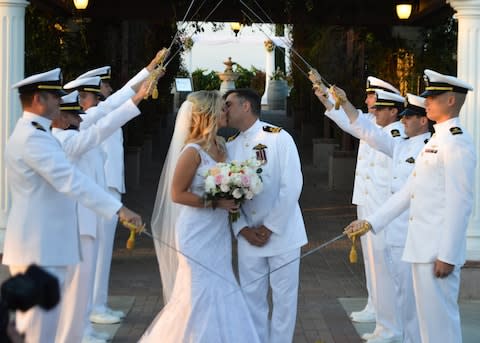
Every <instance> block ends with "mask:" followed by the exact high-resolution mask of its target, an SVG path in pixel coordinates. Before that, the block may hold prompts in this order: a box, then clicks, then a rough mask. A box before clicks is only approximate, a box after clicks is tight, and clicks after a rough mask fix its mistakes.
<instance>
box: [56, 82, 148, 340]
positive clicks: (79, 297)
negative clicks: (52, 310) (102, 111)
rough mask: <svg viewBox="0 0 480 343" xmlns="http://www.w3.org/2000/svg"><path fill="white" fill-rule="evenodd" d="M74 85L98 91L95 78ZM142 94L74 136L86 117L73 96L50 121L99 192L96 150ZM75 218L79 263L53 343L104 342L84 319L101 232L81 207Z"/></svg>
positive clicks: (133, 110)
mask: <svg viewBox="0 0 480 343" xmlns="http://www.w3.org/2000/svg"><path fill="white" fill-rule="evenodd" d="M74 86H75V87H76V88H77V89H85V88H89V89H98V92H100V78H99V77H98V76H97V77H93V78H83V79H78V80H75V82H74ZM145 94H146V87H145V86H144V87H141V88H140V90H139V91H138V92H137V94H136V95H135V96H134V97H132V98H131V99H129V100H128V101H126V102H125V103H124V104H123V105H122V106H120V107H119V108H117V109H116V110H114V111H112V112H110V113H108V114H107V115H105V116H104V117H102V118H100V119H99V120H98V122H96V123H95V124H94V125H92V126H90V127H89V128H87V129H84V130H81V131H79V129H80V123H81V122H82V118H81V115H85V113H84V112H83V111H82V110H81V107H80V104H79V103H78V91H74V92H72V93H70V94H68V95H66V96H64V97H62V103H61V104H60V110H61V115H60V117H59V118H58V119H57V120H54V121H53V125H52V127H53V128H52V134H53V135H54V136H55V137H56V138H57V139H58V140H59V141H60V143H61V145H62V148H63V149H64V151H65V153H66V154H67V157H68V158H69V159H70V161H72V163H74V164H75V165H76V166H77V167H78V168H79V169H80V170H81V171H82V172H83V173H85V175H87V176H89V177H91V178H92V180H94V181H95V182H96V183H97V184H98V185H99V186H102V187H103V188H104V189H106V185H105V177H104V172H103V156H102V152H101V150H100V148H99V147H98V146H99V145H100V144H101V142H102V141H104V140H105V139H106V138H108V137H109V136H110V135H111V134H112V133H113V132H114V131H116V130H117V129H118V128H119V127H121V126H122V125H124V124H125V123H126V122H127V121H129V120H131V119H132V118H134V117H136V116H137V115H139V114H140V110H139V109H138V107H137V105H138V103H140V101H142V100H143V98H144V96H145ZM77 214H78V226H79V230H80V243H81V249H82V257H83V260H82V262H81V263H79V264H77V265H75V266H70V267H69V270H68V273H67V277H69V278H70V279H71V283H70V285H69V288H68V289H67V291H66V294H65V301H64V304H63V305H64V306H63V308H62V311H61V320H60V324H59V328H58V331H57V342H80V341H82V343H104V342H105V340H104V339H106V338H109V337H110V336H109V335H108V334H104V333H101V332H96V331H94V330H93V328H92V327H91V323H90V321H89V319H88V317H89V314H90V311H91V303H92V299H91V298H92V294H93V282H94V276H95V265H96V260H97V252H98V240H97V239H96V238H97V235H98V231H100V230H103V228H104V227H103V225H100V223H99V222H101V220H99V219H100V218H98V216H97V215H96V214H95V212H93V211H91V210H90V209H88V208H85V207H84V206H82V205H80V204H78V205H77ZM83 336H85V337H83ZM82 337H83V339H82Z"/></svg>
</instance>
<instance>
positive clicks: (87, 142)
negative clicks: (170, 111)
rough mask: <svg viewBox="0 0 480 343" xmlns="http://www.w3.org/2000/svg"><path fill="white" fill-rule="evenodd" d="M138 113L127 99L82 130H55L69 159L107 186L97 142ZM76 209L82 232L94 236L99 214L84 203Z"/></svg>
mask: <svg viewBox="0 0 480 343" xmlns="http://www.w3.org/2000/svg"><path fill="white" fill-rule="evenodd" d="M139 114H140V110H139V109H138V108H137V106H136V105H135V104H134V103H133V102H132V101H131V100H128V101H126V102H125V103H124V104H123V105H122V106H120V107H118V108H117V109H116V110H114V111H112V112H110V113H109V114H107V115H106V116H104V117H103V118H101V119H100V120H98V122H97V123H96V124H93V125H92V126H90V127H89V128H87V129H83V127H82V126H81V128H82V130H80V131H76V130H61V129H56V128H53V129H52V134H53V135H54V136H55V137H56V138H57V139H58V140H59V141H60V144H61V145H62V148H63V150H64V151H65V153H66V155H67V157H68V158H69V160H70V161H71V162H72V163H74V164H75V165H76V166H77V167H78V168H79V169H80V171H82V172H83V173H85V175H87V176H89V177H90V178H91V179H92V180H94V181H95V182H96V183H97V184H98V185H99V186H101V187H102V188H104V189H105V176H104V172H103V161H104V160H103V155H102V152H101V150H100V149H99V148H98V146H99V145H100V144H101V143H102V142H103V141H104V140H105V139H106V138H108V137H109V136H110V135H111V134H112V133H113V132H114V131H116V130H118V128H120V127H122V125H124V124H125V123H126V122H128V121H129V120H130V119H132V118H134V117H136V116H137V115H139ZM87 116H88V115H87ZM77 213H78V221H79V228H80V234H81V235H89V236H91V237H94V238H95V237H96V228H97V218H98V217H97V215H96V213H95V212H94V211H92V210H90V209H88V208H86V207H84V206H82V205H78V207H77Z"/></svg>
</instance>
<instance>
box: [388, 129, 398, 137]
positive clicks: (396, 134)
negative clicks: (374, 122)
mask: <svg viewBox="0 0 480 343" xmlns="http://www.w3.org/2000/svg"><path fill="white" fill-rule="evenodd" d="M390 133H391V135H392V137H399V136H400V131H398V130H397V129H393V130H392V131H390Z"/></svg>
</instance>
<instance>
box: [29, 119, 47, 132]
mask: <svg viewBox="0 0 480 343" xmlns="http://www.w3.org/2000/svg"><path fill="white" fill-rule="evenodd" d="M32 126H33V127H34V128H36V129H37V130H40V131H43V132H47V130H45V129H44V128H43V126H42V125H40V124H39V123H37V122H36V121H32Z"/></svg>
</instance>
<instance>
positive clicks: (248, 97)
mask: <svg viewBox="0 0 480 343" xmlns="http://www.w3.org/2000/svg"><path fill="white" fill-rule="evenodd" d="M230 94H235V95H236V96H238V97H239V98H240V99H242V100H244V101H248V102H249V103H250V107H251V109H252V112H253V114H255V115H256V116H257V117H259V116H260V112H261V110H262V103H261V101H262V100H261V98H260V95H258V93H257V92H255V91H254V90H253V89H250V88H238V89H231V90H229V91H228V92H226V93H225V94H224V95H223V98H224V99H226V98H227V97H228V96H229V95H230Z"/></svg>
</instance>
